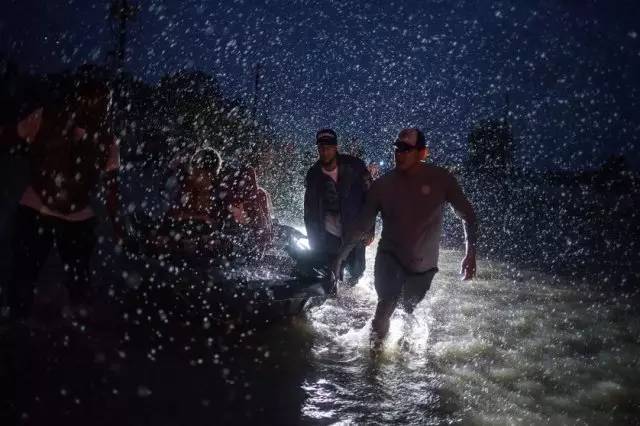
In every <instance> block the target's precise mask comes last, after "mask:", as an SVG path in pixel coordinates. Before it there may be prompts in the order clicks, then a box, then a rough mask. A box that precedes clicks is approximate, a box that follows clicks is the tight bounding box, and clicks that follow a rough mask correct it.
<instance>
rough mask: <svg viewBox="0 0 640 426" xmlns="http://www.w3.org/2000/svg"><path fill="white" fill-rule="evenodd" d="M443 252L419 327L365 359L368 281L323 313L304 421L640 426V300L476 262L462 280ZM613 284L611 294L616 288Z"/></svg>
mask: <svg viewBox="0 0 640 426" xmlns="http://www.w3.org/2000/svg"><path fill="white" fill-rule="evenodd" d="M460 259H461V254H460V253H457V252H454V251H443V252H442V253H441V260H440V272H439V273H438V274H437V275H436V279H435V280H434V283H433V286H432V288H431V290H430V291H429V293H428V297H427V299H426V300H425V301H424V302H423V303H422V304H421V305H420V306H419V308H418V309H417V311H416V313H415V317H416V318H415V319H408V318H404V316H403V315H402V314H401V313H400V312H397V315H395V317H394V319H393V321H392V324H391V331H390V335H389V338H388V339H387V342H386V345H385V347H384V351H383V354H382V356H381V357H380V358H379V359H375V360H373V359H372V358H371V356H370V354H369V351H368V348H369V346H368V321H369V318H370V315H371V312H372V311H373V309H374V306H375V300H376V297H375V292H374V291H373V289H372V288H371V286H370V282H371V278H372V277H371V276H367V278H366V279H365V280H363V281H365V282H361V283H360V284H359V285H358V286H357V287H356V288H355V289H354V291H353V292H350V293H349V294H347V295H345V296H344V297H343V298H342V299H341V300H338V301H336V302H334V301H331V302H329V303H326V304H325V305H323V306H322V307H319V308H316V309H315V310H313V312H312V313H311V315H310V319H311V321H310V326H311V327H312V328H313V330H314V333H316V335H317V341H316V344H315V346H314V348H313V361H312V365H313V369H314V371H315V374H316V375H317V378H316V379H315V380H306V381H305V384H304V389H305V391H306V393H307V398H306V400H305V402H304V405H303V415H304V416H305V418H308V419H313V420H316V421H318V422H325V421H326V422H327V423H333V422H338V421H343V422H347V423H349V422H354V423H361V422H365V423H391V422H393V423H406V424H443V423H460V424H487V425H489V424H492V425H494V424H550V423H551V424H598V425H601V424H635V423H638V422H639V421H640V420H638V419H639V417H638V416H639V415H640V341H639V338H640V318H639V315H638V309H637V306H638V305H637V303H638V297H637V296H635V297H632V296H629V295H625V294H623V293H618V294H616V293H615V292H612V291H602V290H601V287H600V289H596V286H595V285H594V286H592V287H590V286H589V285H580V286H574V285H572V284H571V283H570V282H566V281H563V280H561V279H557V278H554V277H549V276H548V277H545V276H544V275H541V274H536V275H533V274H527V273H526V272H525V271H516V270H513V269H511V270H510V269H509V267H508V265H501V264H496V263H487V262H481V263H480V265H479V266H480V268H479V269H480V274H479V277H478V278H477V279H476V280H474V281H473V282H470V283H468V282H462V281H460V280H459V277H458V275H457V269H458V262H459V260H460ZM610 285H613V284H612V283H610Z"/></svg>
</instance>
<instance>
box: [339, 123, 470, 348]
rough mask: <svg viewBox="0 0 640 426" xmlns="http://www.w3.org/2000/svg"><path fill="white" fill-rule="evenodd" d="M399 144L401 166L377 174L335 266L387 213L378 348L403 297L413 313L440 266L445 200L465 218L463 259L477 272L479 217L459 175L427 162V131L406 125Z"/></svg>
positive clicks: (379, 262)
mask: <svg viewBox="0 0 640 426" xmlns="http://www.w3.org/2000/svg"><path fill="white" fill-rule="evenodd" d="M394 145H395V168H394V169H393V170H392V171H390V172H389V173H387V174H386V175H384V176H382V177H381V178H379V179H378V180H376V181H375V182H374V183H373V185H372V186H371V189H370V190H369V192H368V194H367V200H366V203H365V206H364V209H363V211H362V214H361V216H360V218H359V219H358V220H357V221H355V222H354V226H353V227H352V228H350V229H348V231H347V233H346V236H345V238H344V242H343V245H342V246H341V248H340V250H339V253H338V256H337V257H336V261H335V263H334V266H333V267H334V270H337V269H338V268H339V266H340V264H341V262H342V261H343V259H345V258H346V257H347V256H348V255H349V253H350V251H351V250H352V247H354V246H355V245H357V244H359V242H360V241H361V240H362V239H363V238H364V235H365V233H366V230H367V229H368V228H369V227H370V226H371V224H372V223H373V222H374V221H375V218H376V215H377V214H378V212H381V213H382V236H381V239H380V243H379V245H378V252H377V255H376V263H375V288H376V292H377V294H378V304H377V307H376V313H375V316H374V318H373V321H372V323H371V331H372V343H373V345H374V349H377V348H379V347H380V345H381V343H382V340H383V339H384V337H385V336H386V334H387V332H388V331H389V319H390V318H391V314H393V311H394V310H395V308H396V305H397V304H398V302H399V301H400V302H401V305H402V307H403V309H404V310H405V312H407V313H409V314H411V313H412V312H413V310H414V309H415V307H416V306H417V305H418V303H420V302H421V301H422V299H423V298H424V296H425V295H426V292H427V290H429V287H430V286H431V281H432V280H433V277H434V275H435V274H436V272H438V252H439V246H440V236H441V234H442V219H443V212H444V209H443V207H444V205H445V204H446V203H449V204H450V205H451V206H452V207H453V209H454V211H455V213H456V214H457V216H458V217H460V218H461V219H462V221H463V224H464V230H465V237H466V255H465V257H464V260H463V261H462V265H461V274H462V275H463V278H464V279H465V280H469V279H471V278H473V276H474V275H475V272H476V249H475V243H476V228H477V226H476V217H475V213H474V210H473V207H472V206H471V204H470V203H469V201H468V200H467V198H466V197H465V195H464V194H463V192H462V189H461V188H460V186H459V185H458V182H457V180H456V178H455V177H454V176H453V175H452V174H451V173H449V172H448V171H447V170H446V169H444V168H442V167H437V166H434V165H431V164H426V163H425V162H424V160H425V159H426V158H427V155H428V149H427V146H426V143H425V137H424V133H422V131H421V130H419V129H417V128H409V129H404V130H402V131H401V132H400V134H399V135H398V139H397V140H396V141H395V142H394Z"/></svg>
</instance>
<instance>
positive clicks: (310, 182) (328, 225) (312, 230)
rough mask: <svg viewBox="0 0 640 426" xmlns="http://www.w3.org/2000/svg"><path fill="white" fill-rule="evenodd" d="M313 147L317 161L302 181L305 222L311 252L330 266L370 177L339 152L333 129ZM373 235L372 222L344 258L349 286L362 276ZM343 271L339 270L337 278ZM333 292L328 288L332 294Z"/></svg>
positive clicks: (319, 136) (359, 162)
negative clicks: (316, 150) (303, 184)
mask: <svg viewBox="0 0 640 426" xmlns="http://www.w3.org/2000/svg"><path fill="white" fill-rule="evenodd" d="M316 145H317V148H318V157H319V158H318V160H317V161H316V162H315V164H314V165H313V166H312V167H311V168H310V169H309V171H308V172H307V175H306V178H305V193H304V223H305V227H306V230H307V236H308V238H309V245H310V247H311V249H312V250H313V251H314V252H315V253H316V254H317V255H318V256H319V258H320V259H323V261H324V262H325V265H326V266H327V267H329V266H330V265H332V264H333V261H334V259H335V257H336V255H337V253H338V248H339V247H340V245H341V243H342V239H343V237H344V234H343V230H344V229H346V228H348V227H350V226H352V225H353V223H354V221H355V220H356V219H357V217H358V215H359V214H360V212H361V210H362V207H363V206H364V201H365V196H366V193H367V191H368V189H369V187H370V186H371V174H370V173H369V170H368V169H367V166H366V165H365V163H364V162H363V161H362V160H360V159H359V158H356V157H353V156H350V155H344V154H340V153H339V152H338V138H337V135H336V132H335V131H333V130H332V129H320V130H319V131H318V132H317V134H316ZM373 235H374V224H373V223H371V224H370V226H369V227H368V229H367V231H366V238H365V240H367V241H358V242H356V243H355V244H354V245H353V249H352V250H350V252H349V253H348V254H347V255H346V256H345V257H344V259H343V260H344V262H343V264H344V266H345V267H346V269H347V271H348V272H349V280H348V284H350V285H352V286H353V285H355V284H356V283H357V282H358V280H359V279H360V277H361V276H362V274H363V273H364V270H365V245H366V244H368V243H370V242H371V240H372V239H373ZM342 272H343V271H342V269H340V271H339V273H340V278H341V277H342ZM334 282H336V281H335V280H334ZM336 290H337V289H336V288H329V291H330V292H331V293H334V292H335V291H336Z"/></svg>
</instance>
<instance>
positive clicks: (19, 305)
mask: <svg viewBox="0 0 640 426" xmlns="http://www.w3.org/2000/svg"><path fill="white" fill-rule="evenodd" d="M52 245H53V223H52V221H51V219H50V218H48V217H46V216H43V215H41V214H39V213H38V212H36V211H35V210H33V209H30V208H28V207H19V208H18V211H17V212H16V218H15V222H14V234H13V238H12V241H11V246H12V256H13V258H12V261H11V272H10V278H9V283H8V288H7V299H8V303H9V308H10V310H11V313H10V315H11V318H12V319H14V320H23V319H26V318H27V317H28V316H29V313H30V311H31V307H32V306H33V298H34V295H33V290H34V285H35V283H36V281H37V280H38V275H39V274H40V270H41V269H42V266H43V265H44V263H45V261H46V260H47V256H48V255H49V252H50V251H51V247H52Z"/></svg>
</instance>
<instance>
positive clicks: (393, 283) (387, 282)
mask: <svg viewBox="0 0 640 426" xmlns="http://www.w3.org/2000/svg"><path fill="white" fill-rule="evenodd" d="M436 272H438V268H431V269H429V270H428V271H425V272H419V273H416V272H411V271H409V270H408V269H406V268H405V267H404V266H402V265H401V264H400V262H399V261H398V260H397V258H396V257H395V255H393V254H391V253H389V252H387V251H382V250H378V253H377V255H376V265H375V270H374V274H375V281H374V285H375V288H376V292H377V293H378V300H384V301H397V300H398V298H399V297H400V295H403V299H404V300H403V304H408V305H411V306H412V307H415V305H417V304H418V303H419V302H420V301H421V300H422V299H423V298H424V296H425V294H426V293H427V291H428V290H429V288H430V287H431V281H432V280H433V277H434V276H435V274H436Z"/></svg>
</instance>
